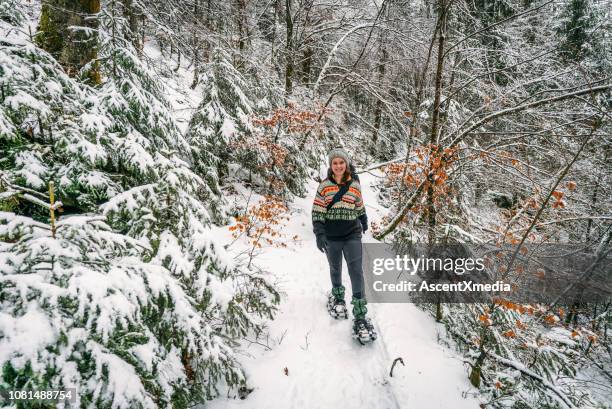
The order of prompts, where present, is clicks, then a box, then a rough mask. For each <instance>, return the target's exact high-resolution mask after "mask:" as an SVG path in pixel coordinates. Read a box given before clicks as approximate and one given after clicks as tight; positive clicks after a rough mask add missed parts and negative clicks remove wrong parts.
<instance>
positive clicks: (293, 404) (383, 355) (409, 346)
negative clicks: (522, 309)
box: [207, 173, 480, 409]
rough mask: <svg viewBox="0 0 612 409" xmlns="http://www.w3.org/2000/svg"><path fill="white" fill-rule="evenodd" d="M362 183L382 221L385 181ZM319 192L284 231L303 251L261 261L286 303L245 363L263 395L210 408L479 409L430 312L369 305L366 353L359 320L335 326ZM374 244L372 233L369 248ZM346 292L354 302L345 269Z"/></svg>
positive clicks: (294, 248) (298, 203) (297, 204)
mask: <svg viewBox="0 0 612 409" xmlns="http://www.w3.org/2000/svg"><path fill="white" fill-rule="evenodd" d="M360 178H361V184H362V190H363V195H364V202H365V203H366V208H367V212H368V217H369V219H370V221H379V219H380V218H381V217H382V216H383V215H384V212H385V209H384V208H382V207H380V206H377V204H376V192H375V190H374V187H373V184H374V183H375V182H376V179H377V175H376V174H375V173H374V174H362V175H360ZM237 188H240V187H239V186H237ZM316 188H317V184H316V182H314V181H311V182H310V183H309V185H308V187H307V189H308V193H307V195H306V197H305V198H297V199H296V200H294V201H293V202H292V203H291V206H290V209H289V213H290V220H289V221H287V222H286V223H285V225H284V227H283V228H282V233H283V234H284V235H286V236H287V237H293V236H294V235H298V240H297V242H296V244H295V245H288V246H287V247H286V248H279V247H267V248H265V249H263V251H262V252H261V254H260V255H258V256H257V257H256V259H255V262H256V263H257V265H258V266H260V267H261V268H262V269H264V270H266V271H269V272H270V274H271V279H272V280H273V281H276V284H277V286H278V288H279V289H280V291H281V294H282V300H281V303H280V306H279V312H278V314H277V316H276V318H275V320H273V321H271V322H270V325H269V337H268V338H267V339H264V340H261V339H260V340H258V341H257V343H255V342H254V343H251V344H250V345H244V348H243V350H242V352H243V354H244V355H243V356H242V357H241V358H240V360H241V362H242V363H243V365H244V367H245V370H246V373H247V376H248V385H249V387H251V388H254V390H253V392H252V393H251V394H250V395H249V396H248V397H247V398H246V399H245V400H240V399H238V398H230V399H228V398H225V397H223V398H218V399H216V400H214V401H212V402H210V404H209V405H207V407H210V408H215V409H216V408H257V409H259V408H266V409H270V408H283V409H290V408H309V409H315V408H322V409H328V408H368V409H377V408H381V409H382V408H385V409H391V408H454V409H461V408H478V407H479V403H480V401H479V400H478V392H477V391H476V390H475V389H474V388H473V387H472V386H471V385H470V383H469V381H468V378H467V367H466V366H465V364H464V363H463V360H462V358H461V356H460V355H459V354H457V353H456V352H454V351H453V350H452V349H450V348H448V347H447V346H444V343H445V342H442V343H441V342H440V340H443V341H446V342H448V339H447V338H446V335H445V334H444V333H445V331H444V328H443V327H442V326H441V325H440V324H437V323H436V322H435V321H434V319H433V317H432V316H431V315H429V314H428V313H426V312H425V311H422V310H420V309H418V308H417V307H416V306H415V305H413V304H410V303H404V304H399V303H385V304H383V303H379V304H368V308H369V313H368V314H369V316H370V317H371V318H372V320H373V322H374V325H375V326H376V328H377V331H378V333H379V338H378V339H377V340H376V341H375V342H374V343H373V344H369V345H365V346H362V345H360V344H359V343H358V342H357V341H356V340H354V339H352V338H351V323H352V317H351V318H349V319H348V320H334V319H332V318H330V316H329V315H328V314H327V310H326V307H325V303H326V294H327V292H328V291H329V289H330V287H331V284H330V278H329V267H328V264H327V260H326V258H325V256H324V255H323V254H322V253H321V252H319V250H318V249H317V248H316V245H315V238H314V234H313V232H312V222H311V213H310V212H311V207H312V198H313V197H314V194H315V191H316ZM242 194H244V195H247V196H248V194H249V193H248V192H247V191H243V192H242ZM257 199H258V198H255V199H254V198H253V197H251V199H250V201H251V203H254V202H255V201H256V200H257ZM215 237H219V238H220V240H222V241H225V242H230V241H232V240H233V239H232V237H231V235H230V233H229V232H228V231H227V227H226V228H219V229H218V231H217V232H215ZM221 237H223V238H221ZM375 241H376V240H375V239H373V238H372V236H371V234H370V232H369V231H368V232H366V234H365V235H364V238H363V242H375ZM236 244H238V243H235V244H234V246H235V245H236ZM234 246H233V247H234ZM343 284H344V285H345V286H346V287H347V300H349V299H350V296H351V294H350V280H349V277H348V273H347V268H346V263H345V261H344V260H343ZM349 307H350V305H349ZM398 357H401V358H402V359H403V361H404V363H405V366H402V365H401V364H399V362H398V364H397V365H396V366H395V369H394V371H393V377H390V376H389V371H390V369H391V365H392V363H393V361H394V360H395V358H398ZM285 368H286V371H285Z"/></svg>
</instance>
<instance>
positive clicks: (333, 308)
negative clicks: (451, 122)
mask: <svg viewBox="0 0 612 409" xmlns="http://www.w3.org/2000/svg"><path fill="white" fill-rule="evenodd" d="M327 311H328V312H329V315H331V316H332V317H333V318H336V319H337V318H345V319H348V310H347V308H346V302H345V301H344V286H340V287H334V288H332V290H331V293H330V294H329V297H328V298H327Z"/></svg>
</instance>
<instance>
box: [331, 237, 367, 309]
mask: <svg viewBox="0 0 612 409" xmlns="http://www.w3.org/2000/svg"><path fill="white" fill-rule="evenodd" d="M362 251H363V250H362V248H361V239H352V240H347V241H331V240H328V241H327V261H328V262H329V274H330V276H331V282H332V286H334V287H339V286H341V285H342V254H344V259H345V260H346V264H347V266H348V272H349V277H350V278H351V287H352V289H353V295H354V296H355V297H356V298H363V297H364V294H363V290H364V289H363V269H362V266H361V256H362Z"/></svg>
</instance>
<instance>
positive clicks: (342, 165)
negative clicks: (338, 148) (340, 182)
mask: <svg viewBox="0 0 612 409" xmlns="http://www.w3.org/2000/svg"><path fill="white" fill-rule="evenodd" d="M331 168H332V172H334V175H336V176H342V175H343V174H344V171H345V170H346V162H345V161H344V159H342V158H334V160H332V164H331Z"/></svg>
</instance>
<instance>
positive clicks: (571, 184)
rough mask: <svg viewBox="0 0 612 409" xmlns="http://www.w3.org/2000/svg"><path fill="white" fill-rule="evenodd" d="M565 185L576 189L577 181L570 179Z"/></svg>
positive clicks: (569, 188)
mask: <svg viewBox="0 0 612 409" xmlns="http://www.w3.org/2000/svg"><path fill="white" fill-rule="evenodd" d="M565 186H566V187H567V189H568V190H574V189H576V182H574V181H573V180H570V181H568V182H567V183H566V184H565Z"/></svg>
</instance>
